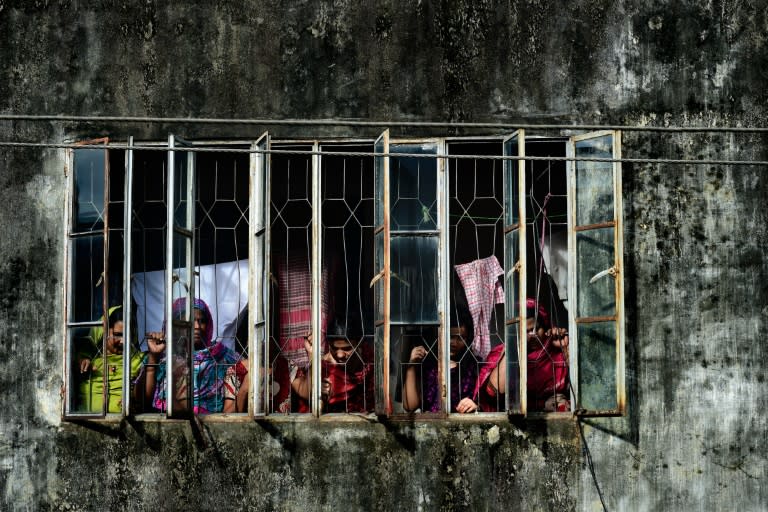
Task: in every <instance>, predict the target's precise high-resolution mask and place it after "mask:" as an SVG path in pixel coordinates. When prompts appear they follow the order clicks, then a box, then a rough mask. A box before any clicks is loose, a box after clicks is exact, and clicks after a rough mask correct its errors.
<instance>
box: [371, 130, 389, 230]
mask: <svg viewBox="0 0 768 512" xmlns="http://www.w3.org/2000/svg"><path fill="white" fill-rule="evenodd" d="M373 150H374V153H377V154H381V153H383V152H384V150H385V147H384V137H380V138H379V139H377V140H376V144H375V146H374V148H373ZM385 158H386V157H383V156H377V157H375V161H374V175H375V176H374V187H375V189H374V196H375V197H376V201H375V208H374V209H375V221H374V224H375V225H377V226H381V225H382V224H383V223H384V208H383V205H384V160H385Z"/></svg>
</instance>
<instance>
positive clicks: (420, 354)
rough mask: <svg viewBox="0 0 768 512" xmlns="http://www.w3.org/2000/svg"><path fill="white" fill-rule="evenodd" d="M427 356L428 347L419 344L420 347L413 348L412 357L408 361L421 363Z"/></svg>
mask: <svg viewBox="0 0 768 512" xmlns="http://www.w3.org/2000/svg"><path fill="white" fill-rule="evenodd" d="M425 357H427V349H426V348H424V347H423V346H421V345H419V346H418V347H414V348H413V350H411V358H410V360H409V361H408V362H409V363H420V362H421V361H423V360H424V358H425Z"/></svg>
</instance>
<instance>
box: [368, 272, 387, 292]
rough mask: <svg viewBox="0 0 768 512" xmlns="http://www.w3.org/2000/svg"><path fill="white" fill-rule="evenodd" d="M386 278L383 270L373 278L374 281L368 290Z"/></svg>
mask: <svg viewBox="0 0 768 512" xmlns="http://www.w3.org/2000/svg"><path fill="white" fill-rule="evenodd" d="M382 277H384V269H381V272H379V273H378V274H376V275H375V276H373V279H371V284H370V285H368V288H373V285H374V284H376V281H378V280H379V279H381V278H382Z"/></svg>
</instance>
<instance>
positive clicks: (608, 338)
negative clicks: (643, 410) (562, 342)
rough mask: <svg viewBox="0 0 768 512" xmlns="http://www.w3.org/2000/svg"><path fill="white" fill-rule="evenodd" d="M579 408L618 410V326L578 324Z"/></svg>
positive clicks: (609, 323)
mask: <svg viewBox="0 0 768 512" xmlns="http://www.w3.org/2000/svg"><path fill="white" fill-rule="evenodd" d="M578 341H579V362H578V363H579V383H578V384H579V386H578V390H579V396H578V408H580V409H587V410H598V411H600V410H603V411H605V410H615V409H617V407H618V404H617V403H616V394H617V391H616V384H617V383H616V323H615V322H600V323H594V324H579V326H578Z"/></svg>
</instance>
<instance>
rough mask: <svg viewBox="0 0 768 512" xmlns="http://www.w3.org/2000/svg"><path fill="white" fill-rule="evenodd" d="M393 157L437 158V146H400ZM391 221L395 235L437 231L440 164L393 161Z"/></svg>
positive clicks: (403, 159) (395, 147)
mask: <svg viewBox="0 0 768 512" xmlns="http://www.w3.org/2000/svg"><path fill="white" fill-rule="evenodd" d="M390 152H392V153H410V154H436V153H437V146H436V145H434V144H397V145H394V144H393V145H392V146H391V147H390ZM389 199H390V219H391V221H390V222H391V226H392V230H393V231H414V230H434V229H437V160H436V159H434V158H417V157H393V158H391V159H390V191H389Z"/></svg>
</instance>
